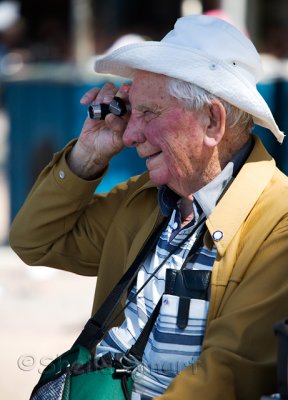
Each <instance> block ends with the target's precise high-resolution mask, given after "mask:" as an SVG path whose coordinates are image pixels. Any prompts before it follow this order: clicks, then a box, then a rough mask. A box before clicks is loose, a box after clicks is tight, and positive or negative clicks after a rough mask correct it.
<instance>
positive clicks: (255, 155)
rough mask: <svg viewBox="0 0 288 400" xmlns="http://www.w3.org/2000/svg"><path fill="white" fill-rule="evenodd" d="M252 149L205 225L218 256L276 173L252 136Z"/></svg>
mask: <svg viewBox="0 0 288 400" xmlns="http://www.w3.org/2000/svg"><path fill="white" fill-rule="evenodd" d="M254 139H255V145H254V148H253V150H252V152H251V154H250V156H249V157H248V159H247V161H246V162H245V164H244V165H243V167H242V168H241V170H240V171H239V173H238V175H237V176H236V178H235V180H234V181H233V183H232V184H231V186H230V187H229V189H228V190H227V192H226V193H225V195H224V196H223V198H222V199H221V200H220V202H219V203H218V205H217V206H216V207H215V209H214V210H213V212H212V214H211V215H210V216H209V217H208V219H207V221H206V224H207V227H208V230H209V232H210V235H211V238H212V240H213V241H214V244H215V245H216V247H217V250H218V252H219V254H220V255H221V256H223V255H224V254H225V251H226V249H227V247H228V246H229V243H230V242H231V240H232V239H233V237H234V235H235V234H236V232H237V231H238V229H239V228H240V226H241V225H242V223H243V221H244V220H245V219H246V218H247V216H248V214H249V213H250V211H251V209H252V208H253V206H254V204H255V203H256V201H257V200H258V198H259V196H260V195H261V193H262V192H263V190H264V189H265V187H266V186H267V184H268V182H269V181H270V180H271V178H272V176H273V174H274V172H275V168H276V166H275V161H274V159H273V158H272V157H271V156H270V154H269V153H268V152H267V151H266V149H265V148H264V146H263V144H262V142H261V140H260V139H259V138H258V137H257V136H254Z"/></svg>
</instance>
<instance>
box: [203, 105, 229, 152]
mask: <svg viewBox="0 0 288 400" xmlns="http://www.w3.org/2000/svg"><path fill="white" fill-rule="evenodd" d="M225 122H226V111H225V108H224V106H223V104H222V103H221V102H220V101H219V100H212V101H211V105H210V106H209V123H208V125H207V126H206V133H205V136H204V143H205V145H206V146H208V147H214V146H217V145H218V144H219V143H220V142H221V140H222V138H223V136H224V133H225Z"/></svg>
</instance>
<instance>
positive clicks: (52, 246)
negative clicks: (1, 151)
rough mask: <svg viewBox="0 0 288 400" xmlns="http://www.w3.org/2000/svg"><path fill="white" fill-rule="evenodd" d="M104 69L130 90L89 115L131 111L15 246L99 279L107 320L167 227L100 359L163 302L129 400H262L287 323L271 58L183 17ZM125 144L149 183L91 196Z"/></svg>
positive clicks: (83, 148) (70, 173)
mask: <svg viewBox="0 0 288 400" xmlns="http://www.w3.org/2000/svg"><path fill="white" fill-rule="evenodd" d="M96 71H97V72H99V73H107V74H113V75H117V76H121V77H123V78H126V79H129V80H130V79H132V84H130V83H123V84H122V85H121V86H120V87H116V86H115V85H114V84H113V83H107V84H105V85H104V86H103V88H101V89H99V88H94V89H92V90H91V91H89V92H87V93H86V94H85V95H84V96H83V98H82V99H81V103H82V104H83V105H88V104H91V103H93V104H94V105H99V104H102V103H106V104H109V103H110V102H111V101H112V100H113V98H114V96H118V97H120V98H121V99H122V100H123V101H124V102H125V103H126V104H127V105H130V106H131V111H129V112H128V113H126V114H125V115H124V116H122V117H119V116H116V115H113V114H112V113H109V114H108V115H107V116H106V117H105V119H104V120H94V119H89V118H87V119H86V121H85V122H84V125H83V129H82V131H81V133H80V136H79V138H78V139H75V140H73V141H72V142H70V143H68V144H67V146H66V147H65V148H64V149H63V150H62V151H59V152H58V153H56V154H55V155H54V157H53V159H52V161H51V162H50V163H49V164H48V166H47V167H46V168H45V169H44V170H43V172H42V173H41V174H40V176H39V178H38V179H37V181H36V183H35V185H34V187H33V188H32V190H31V192H30V194H29V196H28V197H27V200H26V202H25V203H24V205H23V207H22V209H21V210H20V211H19V213H18V215H17V216H16V218H15V220H14V222H13V225H12V228H11V232H10V243H11V246H12V248H13V249H14V250H15V251H16V253H17V254H18V255H19V256H20V257H21V258H22V259H23V260H24V261H25V262H26V263H27V264H29V265H45V266H50V267H53V268H59V269H62V270H66V271H70V272H74V273H77V274H81V275H87V276H98V280H97V290H96V294H95V301H94V308H93V312H95V311H96V310H97V309H98V307H99V305H101V304H102V302H103V300H104V299H105V298H106V296H107V294H108V293H109V292H110V291H111V289H112V288H113V286H114V285H115V284H116V283H117V281H118V280H119V279H120V277H121V276H122V275H123V273H124V272H125V270H127V269H128V268H129V266H130V265H131V263H132V262H133V260H134V259H135V257H136V256H137V254H138V253H139V251H140V249H141V248H142V247H143V244H144V243H145V242H146V241H147V238H149V237H150V236H151V234H152V233H153V232H154V231H155V229H156V228H157V227H158V226H159V225H160V224H161V223H162V222H163V221H165V224H164V225H163V226H162V231H161V233H160V237H159V238H158V241H157V244H156V245H155V247H153V248H152V249H151V250H150V251H149V252H147V255H146V256H145V258H144V261H143V263H142V265H141V268H140V270H139V273H138V275H137V279H136V280H135V282H134V286H133V287H132V288H131V291H130V292H129V293H128V300H130V299H131V300H132V299H133V300H132V302H131V303H130V304H129V306H128V307H127V308H126V310H125V315H123V320H122V322H121V323H120V325H119V326H114V327H111V329H110V330H109V332H108V334H107V336H105V337H104V339H103V340H102V341H101V342H100V343H99V344H98V345H97V348H96V357H101V356H102V355H103V354H105V353H106V352H112V353H117V352H119V351H120V352H125V351H126V350H127V349H129V348H130V347H131V345H132V344H133V343H134V342H135V340H136V338H137V337H138V336H139V334H140V332H141V331H142V329H143V326H144V325H145V323H146V321H147V319H148V318H149V316H150V315H151V313H152V310H153V309H154V307H155V305H156V304H157V303H158V301H159V299H162V303H161V308H160V311H159V315H158V318H157V320H156V323H155V325H154V327H153V330H152V332H151V334H150V338H149V341H148V344H147V346H146V349H145V352H144V357H143V361H142V364H141V365H139V366H137V367H136V368H135V370H134V374H133V378H134V386H133V396H132V398H133V399H150V398H158V397H159V398H161V399H163V400H164V399H167V400H169V399H175V400H178V399H183V400H184V399H195V400H200V399H201V400H203V399H211V400H212V399H220V398H223V399H227V400H228V399H229V400H230V399H231V400H232V399H251V400H252V399H257V400H258V399H259V398H260V396H261V395H262V394H266V393H272V392H274V391H275V390H276V364H277V355H276V340H275V337H274V334H273V329H272V327H273V324H274V323H275V322H276V321H278V320H280V319H282V318H284V317H285V316H286V315H287V299H288V281H287V259H288V246H287V241H288V204H287V197H288V179H287V177H286V176H285V175H284V174H283V173H281V172H280V170H279V169H278V168H277V167H276V165H275V161H274V160H273V159H272V157H271V156H270V155H269V154H268V152H267V151H266V150H265V148H264V146H263V144H262V143H261V140H260V139H259V138H258V137H257V136H255V135H254V134H253V133H252V129H253V126H254V124H259V125H261V126H263V127H265V128H267V129H269V130H270V131H271V132H272V134H274V135H275V137H276V138H277V140H278V141H279V142H282V141H283V138H284V135H283V133H282V132H281V131H280V130H279V128H278V126H277V124H276V123H275V120H274V118H273V116H272V114H271V111H270V110H269V108H268V105H267V104H266V103H265V101H264V99H263V98H262V97H261V95H260V94H259V92H258V91H257V88H256V83H257V82H258V80H259V79H260V76H261V62H260V57H259V54H258V53H257V51H256V49H255V47H254V46H253V44H252V43H251V42H250V40H249V39H248V38H247V37H246V36H245V35H244V34H243V33H241V32H240V31H238V30H237V29H236V28H235V27H233V26H232V25H230V24H229V23H227V22H225V21H223V20H220V19H217V18H214V17H209V16H203V15H202V16H187V17H183V18H180V19H179V20H177V22H176V24H175V26H174V29H173V30H172V31H171V32H169V33H168V34H167V35H166V36H165V37H164V38H163V39H162V40H161V41H160V42H153V41H145V42H143V43H137V44H130V45H127V46H124V47H121V48H118V49H117V50H116V51H115V52H111V53H108V54H106V55H104V56H102V57H100V58H99V59H98V60H97V61H96ZM125 146H133V147H135V149H136V151H137V153H138V155H139V157H142V158H145V159H146V164H147V172H145V173H144V174H142V175H141V176H137V177H132V178H131V179H130V180H129V181H128V182H124V183H122V184H120V185H118V186H117V187H115V188H114V189H113V190H112V191H111V192H109V193H106V194H95V189H96V188H97V186H98V185H99V183H100V182H101V180H102V179H103V177H104V176H105V172H106V170H107V168H108V167H109V161H110V160H111V159H112V158H113V156H114V155H116V154H117V153H119V152H120V151H121V150H122V149H123V148H124V147H125ZM163 260H165V263H164V265H163V266H162V268H161V269H160V270H159V271H158V272H157V274H156V275H155V270H156V269H157V268H158V267H159V265H161V262H162V261H163ZM171 271H172V273H173V274H174V275H173V276H175V280H176V281H177V280H178V278H179V279H180V278H181V277H182V276H184V275H183V274H184V272H185V273H186V272H187V271H189V275H188V276H189V277H190V278H191V281H187V282H186V283H187V285H186V286H185V285H181V284H179V285H178V286H176V283H175V285H174V284H173V282H171V281H169V285H168V284H167V282H168V276H169V274H170V275H171ZM153 274H154V275H153ZM187 274H188V273H187ZM196 274H199V275H200V276H202V275H201V274H203V276H206V277H207V276H209V280H208V282H209V285H208V287H206V288H204V289H205V293H204V294H203V293H202V294H203V296H202V297H201V296H198V295H196V294H195V293H194V294H191V296H188V297H187V294H185V295H183V293H184V289H185V290H187V291H188V289H187V288H188V287H189V285H192V281H193V276H196ZM151 277H153V279H150V281H149V282H148V283H147V284H146V286H145V288H144V290H143V291H142V292H140V293H139V294H138V296H136V298H133V295H134V294H135V293H136V291H137V290H138V289H139V288H140V287H141V286H142V285H143V283H145V282H146V281H147V280H148V279H149V278H151ZM176 281H175V282H176ZM178 283H179V282H178ZM199 285H200V282H199ZM196 289H197V288H196ZM198 289H199V290H200V286H199V287H198ZM196 291H197V290H196ZM189 293H190V292H189ZM80 295H81V293H79V296H80ZM183 299H184V300H183ZM185 299H186V300H185ZM187 299H188V300H187Z"/></svg>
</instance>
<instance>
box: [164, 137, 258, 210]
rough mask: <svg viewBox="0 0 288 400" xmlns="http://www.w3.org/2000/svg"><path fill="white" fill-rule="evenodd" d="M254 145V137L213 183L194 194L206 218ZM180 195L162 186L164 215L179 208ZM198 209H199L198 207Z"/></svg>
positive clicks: (197, 204)
mask: <svg viewBox="0 0 288 400" xmlns="http://www.w3.org/2000/svg"><path fill="white" fill-rule="evenodd" d="M253 145H254V141H253V139H252V137H250V139H249V140H248V141H247V142H246V143H245V145H244V146H243V147H242V148H241V149H240V150H239V151H238V153H237V154H236V155H235V156H234V157H233V158H232V159H231V160H230V161H229V162H228V164H227V165H226V166H225V168H224V169H223V170H222V171H221V172H220V174H219V175H217V176H216V177H215V178H214V179H213V180H212V181H211V182H209V183H208V184H207V185H205V186H203V188H201V189H200V190H198V191H197V192H196V193H194V195H193V197H194V201H195V203H196V206H200V208H201V210H202V211H203V212H204V214H205V215H206V217H208V216H209V215H210V214H211V212H212V211H213V209H214V208H215V206H216V204H217V201H218V199H219V197H220V196H221V194H222V193H223V191H224V189H225V188H226V187H227V185H228V184H229V182H230V181H231V180H232V178H233V177H235V176H236V175H237V173H238V171H239V170H240V168H241V167H242V165H243V164H244V162H245V161H246V159H247V157H248V155H249V154H250V152H251V150H252V148H253ZM179 198H180V197H179V195H178V194H177V193H175V192H173V190H171V189H169V188H168V187H167V186H161V187H160V188H159V190H158V203H159V206H160V209H161V212H162V214H163V215H164V216H165V217H169V216H170V215H171V212H172V211H173V210H174V209H175V208H177V202H178V201H179ZM197 208H198V207H197Z"/></svg>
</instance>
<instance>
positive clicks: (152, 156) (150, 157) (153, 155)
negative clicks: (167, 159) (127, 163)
mask: <svg viewBox="0 0 288 400" xmlns="http://www.w3.org/2000/svg"><path fill="white" fill-rule="evenodd" d="M161 153H162V152H161V151H158V153H154V154H151V155H150V156H148V157H147V158H146V161H148V160H152V159H153V158H155V157H157V156H159V154H161Z"/></svg>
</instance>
